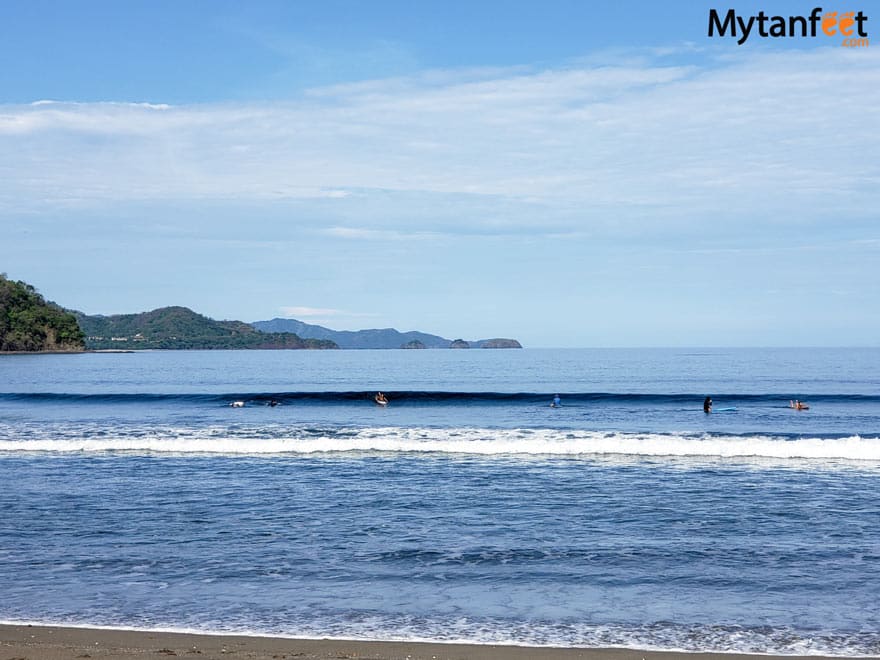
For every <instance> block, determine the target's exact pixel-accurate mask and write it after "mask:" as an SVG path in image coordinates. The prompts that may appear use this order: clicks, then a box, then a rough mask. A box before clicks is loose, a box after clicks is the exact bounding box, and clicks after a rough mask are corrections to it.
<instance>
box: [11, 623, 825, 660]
mask: <svg viewBox="0 0 880 660" xmlns="http://www.w3.org/2000/svg"><path fill="white" fill-rule="evenodd" d="M175 656H179V657H183V658H187V659H189V660H209V659H212V660H213V659H214V658H216V659H225V660H231V659H235V660H294V659H298V658H301V659H304V660H308V659H316V658H323V659H327V658H348V659H359V660H531V659H534V660H574V659H575V658H581V659H583V660H643V659H644V660H768V658H772V657H773V656H766V655H740V654H715V653H673V652H657V651H639V650H631V649H571V648H532V647H521V646H491V645H478V644H436V643H423V642H362V641H354V640H308V639H284V638H278V637H240V636H232V635H230V636H226V635H193V634H187V633H165V632H145V631H129V630H103V629H91V628H58V627H49V626H26V625H0V660H87V659H89V658H92V659H94V660H136V659H137V660H154V659H156V660H158V659H162V660H168V658H171V657H175ZM779 657H780V658H781V657H784V658H785V659H786V660H796V659H797V658H798V656H779ZM809 660H818V656H811V657H810V659H809Z"/></svg>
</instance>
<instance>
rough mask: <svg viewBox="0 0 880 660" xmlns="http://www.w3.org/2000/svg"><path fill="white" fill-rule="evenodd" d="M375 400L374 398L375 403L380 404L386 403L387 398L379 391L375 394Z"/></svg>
mask: <svg viewBox="0 0 880 660" xmlns="http://www.w3.org/2000/svg"><path fill="white" fill-rule="evenodd" d="M375 400H376V403H378V404H379V405H380V406H385V405H388V399H387V398H386V397H385V395H384V394H382V393H381V392H379V393H377V394H376V396H375Z"/></svg>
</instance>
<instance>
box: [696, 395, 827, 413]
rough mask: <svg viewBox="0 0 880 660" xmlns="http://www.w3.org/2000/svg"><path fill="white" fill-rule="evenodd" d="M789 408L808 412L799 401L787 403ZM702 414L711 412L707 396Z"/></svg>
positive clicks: (709, 399)
mask: <svg viewBox="0 0 880 660" xmlns="http://www.w3.org/2000/svg"><path fill="white" fill-rule="evenodd" d="M788 407H789V408H794V409H795V410H809V409H810V406H809V405H807V404H806V403H804V402H803V401H799V400H797V399H794V400H793V401H789V402H788ZM703 412H704V413H710V412H712V397H709V396H707V397H706V398H705V399H704V400H703Z"/></svg>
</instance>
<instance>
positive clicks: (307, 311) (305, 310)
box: [280, 307, 349, 318]
mask: <svg viewBox="0 0 880 660" xmlns="http://www.w3.org/2000/svg"><path fill="white" fill-rule="evenodd" d="M280 309H281V313H282V314H284V316H286V317H287V318H310V317H313V316H342V315H345V316H348V315H349V313H348V312H344V311H343V310H341V309H327V308H324V307H281V308H280Z"/></svg>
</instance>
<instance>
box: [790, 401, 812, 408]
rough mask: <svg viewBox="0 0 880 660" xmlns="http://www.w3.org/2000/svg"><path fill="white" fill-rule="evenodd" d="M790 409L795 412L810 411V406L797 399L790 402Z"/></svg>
mask: <svg viewBox="0 0 880 660" xmlns="http://www.w3.org/2000/svg"><path fill="white" fill-rule="evenodd" d="M788 405H789V407H791V408H794V409H795V410H809V409H810V406H808V405H807V404H806V403H804V402H803V401H798V400H797V399H795V400H794V401H789V402H788Z"/></svg>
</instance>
